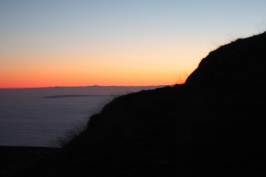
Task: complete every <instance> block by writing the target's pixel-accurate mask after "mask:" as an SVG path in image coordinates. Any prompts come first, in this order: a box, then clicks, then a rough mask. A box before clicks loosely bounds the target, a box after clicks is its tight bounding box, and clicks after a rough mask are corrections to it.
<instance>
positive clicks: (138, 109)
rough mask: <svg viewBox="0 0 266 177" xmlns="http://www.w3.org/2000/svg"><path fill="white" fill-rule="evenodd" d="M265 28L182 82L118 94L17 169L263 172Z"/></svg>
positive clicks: (34, 172) (125, 174)
mask: <svg viewBox="0 0 266 177" xmlns="http://www.w3.org/2000/svg"><path fill="white" fill-rule="evenodd" d="M265 91H266V32H265V33H263V34H260V35H256V36H253V37H249V38H246V39H239V40H237V41H235V42H232V43H230V44H227V45H224V46H221V47H220V48H218V49H217V50H215V51H213V52H211V53H210V54H209V55H208V56H207V57H206V58H204V59H203V60H202V61H201V62H200V64H199V67H198V68H197V69H196V70H195V71H194V72H193V73H192V74H191V75H190V76H189V77H188V79H187V81H186V83H185V84H183V85H175V86H172V87H165V88H160V89H155V90H150V91H141V92H138V93H133V94H128V95H125V96H121V97H118V98H116V99H114V100H113V101H112V102H110V103H109V104H107V105H106V106H105V107H104V108H103V110H102V111H101V112H100V113H99V114H97V115H94V116H92V117H91V119H90V121H89V122H88V126H87V129H86V130H85V131H84V132H83V133H81V135H79V136H77V137H76V138H74V139H73V140H72V141H71V142H70V143H69V144H67V145H66V146H65V147H64V148H62V150H61V152H60V153H58V154H56V155H54V156H51V157H50V158H47V159H44V160H42V161H40V162H38V163H36V164H35V165H33V166H32V167H30V168H29V169H27V170H26V171H24V172H21V173H20V174H18V175H17V176H90V177H93V176H97V177H98V176H108V177H109V176H121V177H131V176H132V177H133V176H134V177H135V176H138V177H141V176H167V177H168V176H212V177H215V176H221V177H224V176H253V177H254V176H265V175H266V170H265V166H264V164H265V159H264V158H265V148H266V147H265V144H266V143H265V138H266V137H265V135H266V134H265V133H266V132H265V125H266V109H265V105H266V92H265Z"/></svg>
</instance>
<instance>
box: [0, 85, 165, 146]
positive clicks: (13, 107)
mask: <svg viewBox="0 0 266 177" xmlns="http://www.w3.org/2000/svg"><path fill="white" fill-rule="evenodd" d="M158 87H161V86H142V87H123V86H106V87H105V86H88V87H50V88H29V89H0V146H38V147H59V146H61V144H60V139H62V138H63V137H64V136H67V134H68V133H69V132H71V131H72V132H73V131H74V130H77V131H81V130H82V129H84V128H85V127H86V125H87V123H88V121H89V118H90V116H91V115H93V114H97V113H99V112H100V111H101V109H102V108H103V107H104V105H105V104H107V103H108V102H110V101H112V100H113V99H114V98H116V97H118V96H121V95H124V94H128V93H133V92H138V91H141V90H151V89H155V88H158Z"/></svg>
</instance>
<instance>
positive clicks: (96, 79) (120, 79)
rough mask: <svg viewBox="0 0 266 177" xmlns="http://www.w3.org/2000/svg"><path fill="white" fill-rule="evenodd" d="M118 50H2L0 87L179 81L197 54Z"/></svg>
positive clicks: (168, 51) (172, 83) (139, 84)
mask: <svg viewBox="0 0 266 177" xmlns="http://www.w3.org/2000/svg"><path fill="white" fill-rule="evenodd" d="M121 51H122V52H120V51H119V50H117V51H114V50H109V51H104V49H103V50H102V51H97V50H96V51H93V52H92V51H80V52H79V54H77V53H76V51H75V50H72V51H71V50H69V51H68V50H66V51H65V52H64V51H63V50H62V51H57V52H56V53H47V54H44V52H32V51H17V52H6V54H5V55H2V56H3V57H5V58H6V61H8V62H6V63H4V65H2V66H5V67H2V68H1V73H0V81H1V82H0V88H37V87H54V86H90V85H102V86H115V85H116V86H155V85H174V84H181V83H183V82H184V81H185V80H186V78H187V76H188V75H189V74H190V73H191V72H192V71H193V70H194V68H195V67H196V65H197V63H194V64H191V63H189V62H188V61H191V59H193V58H199V57H198V56H197V55H198V53H199V52H198V53H197V52H195V51H197V50H194V52H195V54H194V55H190V56H189V57H188V55H187V53H185V52H184V50H183V51H182V52H178V51H177V50H176V48H175V47H172V48H169V47H168V49H166V47H165V48H161V49H159V48H155V49H154V48H151V49H149V48H144V49H141V50H138V51H135V50H132V49H131V50H129V49H127V50H126V49H124V50H121ZM14 53H15V54H14ZM176 58H179V60H177V59H176ZM12 61H16V63H14V62H12ZM186 61H187V63H186Z"/></svg>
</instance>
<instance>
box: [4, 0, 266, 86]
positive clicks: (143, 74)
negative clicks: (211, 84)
mask: <svg viewBox="0 0 266 177" xmlns="http://www.w3.org/2000/svg"><path fill="white" fill-rule="evenodd" d="M265 7H266V1H265V0H222V1H213V0H201V1H199V0H45V1H43V0H23V1H22V0H0V88H29V87H53V86H89V85H103V86H109V85H112V86H113V85H117V86H144V85H145V86H148V85H173V84H177V83H182V82H184V81H185V79H186V77H187V76H188V75H189V74H190V73H191V72H192V71H193V70H194V69H195V68H196V67H197V66H198V63H199V62H200V61H201V59H202V58H204V57H206V56H207V55H208V53H209V52H210V51H212V50H214V49H216V48H217V47H219V46H220V45H222V44H225V43H228V42H231V41H233V40H235V39H237V38H240V37H242V38H243V37H247V36H250V35H254V34H258V33H261V32H263V31H264V30H266V11H265Z"/></svg>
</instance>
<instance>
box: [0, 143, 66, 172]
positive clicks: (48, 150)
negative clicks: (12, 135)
mask: <svg viewBox="0 0 266 177" xmlns="http://www.w3.org/2000/svg"><path fill="white" fill-rule="evenodd" d="M60 149H61V148H53V147H35V146H2V145H0V176H3V177H7V176H13V175H14V174H15V173H17V172H19V171H21V170H24V169H25V168H27V167H28V166H30V165H32V164H34V163H35V162H36V161H38V160H40V159H43V158H45V157H48V156H49V155H51V154H53V153H55V152H58V151H59V150H60Z"/></svg>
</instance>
